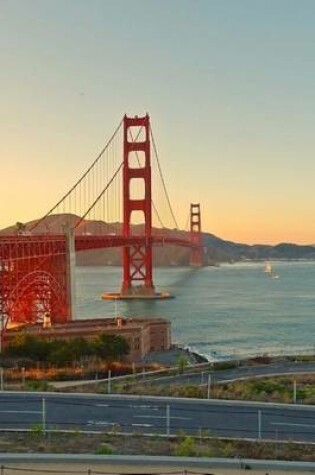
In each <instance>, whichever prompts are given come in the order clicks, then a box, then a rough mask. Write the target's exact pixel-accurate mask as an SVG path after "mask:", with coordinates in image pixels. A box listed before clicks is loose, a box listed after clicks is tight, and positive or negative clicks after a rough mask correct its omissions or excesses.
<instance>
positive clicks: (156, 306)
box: [76, 262, 315, 360]
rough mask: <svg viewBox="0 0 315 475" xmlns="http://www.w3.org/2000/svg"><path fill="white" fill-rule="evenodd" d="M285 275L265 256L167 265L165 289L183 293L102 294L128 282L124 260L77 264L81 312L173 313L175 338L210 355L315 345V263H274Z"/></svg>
mask: <svg viewBox="0 0 315 475" xmlns="http://www.w3.org/2000/svg"><path fill="white" fill-rule="evenodd" d="M273 270H274V271H275V272H277V274H278V275H279V279H272V278H271V277H270V276H268V275H267V274H265V272H264V264H263V263H262V262H261V263H237V264H233V265H222V266H220V267H205V268H202V269H190V268H178V267H172V268H166V269H165V268H163V269H161V268H159V269H156V270H155V272H154V282H155V285H156V288H157V290H168V291H170V292H171V293H172V294H173V295H174V296H175V298H174V299H170V300H160V301H158V300H155V301H119V302H116V303H115V302H111V301H104V300H102V299H101V294H102V293H103V292H104V291H117V290H119V288H120V284H121V278H122V269H121V268H120V267H78V268H77V269H76V292H77V295H76V302H77V309H76V315H77V318H95V317H112V316H114V315H117V314H119V315H123V316H134V317H137V316H147V317H166V318H168V319H169V320H170V321H171V322H172V337H173V341H174V342H176V343H178V344H180V345H182V346H185V347H189V348H190V349H192V350H194V351H197V352H198V353H200V354H202V355H205V356H206V357H207V358H208V359H209V360H211V359H222V358H228V357H231V356H232V357H242V356H247V355H257V354H266V353H268V354H276V355H278V354H298V353H301V352H315V262H273Z"/></svg>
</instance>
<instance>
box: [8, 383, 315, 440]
mask: <svg viewBox="0 0 315 475" xmlns="http://www.w3.org/2000/svg"><path fill="white" fill-rule="evenodd" d="M39 427H43V428H44V429H46V430H50V429H72V430H74V429H75V430H90V431H109V430H113V429H116V430H118V431H122V432H126V433H133V432H139V433H145V434H164V435H175V434H178V432H179V431H184V432H185V433H187V434H194V435H201V434H202V433H204V434H208V435H212V436H221V437H223V436H224V437H237V438H254V439H276V440H292V441H293V440H294V441H308V442H315V407H310V406H304V407H303V406H298V405H296V406H294V405H291V406H288V405H281V404H277V405H276V404H274V405H272V404H263V403H249V402H234V401H215V400H213V401H212V400H187V399H186V400H184V399H172V398H154V397H145V396H140V397H139V396H138V397H137V396H119V395H116V396H99V395H79V394H53V393H49V394H48V393H41V394H40V393H9V392H5V393H0V429H11V430H12V429H33V430H36V429H37V428H39Z"/></svg>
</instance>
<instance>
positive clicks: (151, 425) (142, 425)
mask: <svg viewBox="0 0 315 475" xmlns="http://www.w3.org/2000/svg"><path fill="white" fill-rule="evenodd" d="M131 425H132V426H133V427H153V424H131Z"/></svg>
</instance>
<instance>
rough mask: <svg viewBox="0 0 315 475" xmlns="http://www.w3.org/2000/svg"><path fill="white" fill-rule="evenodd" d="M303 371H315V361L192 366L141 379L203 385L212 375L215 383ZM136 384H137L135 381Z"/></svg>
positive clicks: (152, 383)
mask: <svg viewBox="0 0 315 475" xmlns="http://www.w3.org/2000/svg"><path fill="white" fill-rule="evenodd" d="M302 373H315V362H311V363H302V362H296V363H295V362H289V361H283V362H279V363H273V364H268V365H256V366H240V367H237V368H231V369H226V370H217V371H209V369H207V370H204V371H201V370H200V369H199V370H198V372H196V371H194V372H193V371H191V368H186V370H185V372H184V373H183V374H175V375H171V376H170V375H167V376H163V375H161V374H160V375H158V376H156V377H155V378H153V377H152V376H151V377H150V379H147V380H146V381H144V380H143V378H142V380H140V379H139V382H140V383H141V384H143V383H144V382H147V383H148V384H151V385H159V386H166V385H169V384H180V385H203V384H208V378H209V376H211V385H213V384H214V383H220V382H225V381H234V380H240V379H247V378H252V377H262V376H274V375H286V374H291V375H292V374H302ZM134 384H137V381H135V383H134Z"/></svg>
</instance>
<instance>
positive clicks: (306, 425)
mask: <svg viewBox="0 0 315 475" xmlns="http://www.w3.org/2000/svg"><path fill="white" fill-rule="evenodd" d="M270 425H273V426H293V427H313V428H314V427H315V425H314V424H298V423H296V422H270Z"/></svg>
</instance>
